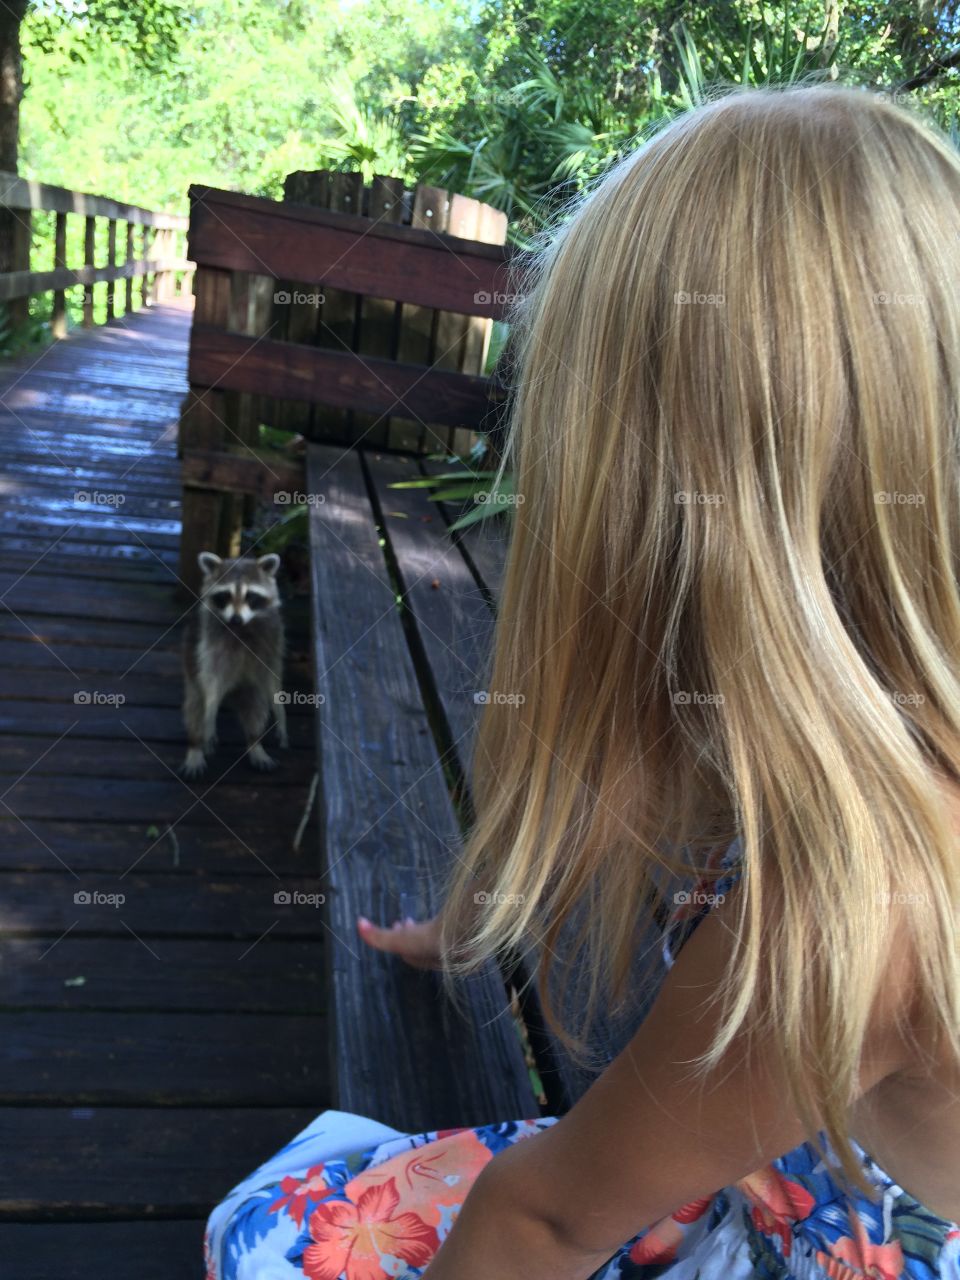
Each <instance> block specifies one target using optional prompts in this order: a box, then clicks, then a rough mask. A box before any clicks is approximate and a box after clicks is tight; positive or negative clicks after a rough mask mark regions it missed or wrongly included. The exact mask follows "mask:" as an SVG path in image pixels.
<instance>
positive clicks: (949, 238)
mask: <svg viewBox="0 0 960 1280" xmlns="http://www.w3.org/2000/svg"><path fill="white" fill-rule="evenodd" d="M524 267H525V270H526V273H527V274H526V277H525V285H526V288H527V292H526V294H525V296H524V298H523V299H522V301H520V302H519V303H518V305H517V307H516V309H515V314H514V316H513V320H514V326H515V328H514V338H515V340H516V343H517V351H518V363H517V369H518V374H517V379H516V387H515V398H514V407H513V412H512V416H511V423H510V431H509V436H508V443H507V449H506V454H505V457H504V466H505V467H507V466H509V467H511V468H512V470H513V471H514V475H515V484H516V490H517V492H518V493H519V494H520V495H522V498H523V503H522V505H520V506H518V507H517V509H516V511H515V514H514V521H513V524H514V528H513V534H512V542H511V546H510V550H509V556H508V562H507V566H506V573H505V580H504V584H503V590H502V596H501V600H500V606H499V613H498V619H497V625H496V638H495V651H494V655H493V660H492V666H491V672H490V682H489V683H490V689H491V691H492V692H491V697H490V700H489V701H488V704H487V706H486V707H485V709H484V711H483V713H482V717H481V723H480V727H479V735H478V739H477V745H476V751H475V757H474V761H473V766H472V786H473V796H474V802H475V809H476V814H477V817H476V821H475V823H474V825H473V827H472V830H471V833H470V836H469V839H468V841H467V843H466V846H465V849H464V851H463V857H462V859H461V860H460V862H459V864H458V868H457V873H456V877H455V880H454V882H453V884H452V886H451V889H450V893H449V896H448V899H447V906H446V908H445V912H444V916H443V928H444V938H445V942H446V945H447V947H448V949H449V956H448V966H449V970H450V971H451V972H461V971H463V970H464V969H467V968H469V967H471V966H472V965H474V964H476V963H478V962H479V961H480V959H481V958H483V957H487V956H490V955H497V956H500V957H503V956H506V955H509V954H516V952H517V951H518V950H524V949H527V948H529V946H530V944H531V940H533V941H534V942H535V943H536V945H537V947H538V950H539V953H540V955H541V957H542V963H541V967H540V974H539V979H540V988H541V995H542V997H543V1000H544V1003H545V1006H546V1010H547V1014H548V1017H549V1018H551V1020H553V1021H554V1023H555V1024H556V1025H559V1018H558V1014H557V1011H556V1007H555V1000H554V996H553V995H552V994H551V983H550V981H549V980H548V979H549V974H550V972H551V971H552V970H554V969H556V968H557V960H558V958H559V961H560V968H561V969H562V968H564V966H565V965H566V963H567V962H568V961H572V959H573V957H574V956H575V957H576V968H577V970H578V976H579V978H580V979H581V980H582V978H583V975H584V974H586V975H587V986H588V988H589V992H588V995H589V1000H588V1004H589V1005H590V1006H591V1007H592V1008H594V1009H595V1008H597V1007H613V1006H615V1005H617V1003H618V1002H622V1000H623V999H624V996H625V987H626V986H627V985H628V984H629V981H630V974H631V960H632V958H633V953H634V951H635V949H636V946H637V938H638V922H639V921H641V920H642V919H643V918H647V917H649V914H650V912H651V911H652V910H654V909H655V908H656V907H657V905H658V904H660V905H663V901H664V898H665V897H666V896H667V895H668V894H669V893H670V890H669V889H668V888H665V885H667V884H670V885H672V886H673V887H675V881H673V880H669V881H668V880H665V879H664V875H663V870H664V868H667V869H668V870H669V872H670V874H671V875H674V874H677V875H678V874H680V873H682V872H688V871H690V870H691V869H693V870H696V866H697V865H699V864H704V863H705V862H706V858H707V854H708V852H712V851H715V850H717V849H718V848H723V847H724V846H725V845H726V844H727V843H728V842H730V841H732V840H733V839H734V838H738V839H739V841H740V842H741V847H740V852H741V857H742V868H743V875H742V881H741V891H740V892H738V893H737V894H736V895H735V898H736V906H735V912H736V915H735V920H734V922H733V923H734V928H735V930H736V939H735V943H734V948H733V954H732V956H731V958H730V962H729V967H728V968H727V970H726V973H725V974H724V976H723V982H722V989H721V994H720V999H721V1000H722V1011H723V1018H722V1023H721V1027H720V1030H719V1032H718V1034H717V1037H716V1040H715V1042H714V1044H713V1046H712V1049H711V1051H710V1053H709V1054H708V1055H706V1057H705V1058H704V1059H703V1060H701V1063H700V1065H701V1066H702V1067H703V1068H704V1069H709V1068H710V1067H711V1066H716V1065H717V1064H718V1063H719V1062H720V1061H721V1058H722V1055H723V1054H724V1053H725V1052H726V1050H727V1049H728V1048H729V1047H730V1046H731V1044H732V1043H733V1042H734V1040H735V1037H739V1036H741V1035H743V1034H747V1033H749V1034H751V1035H752V1034H754V1033H756V1032H757V1031H758V1030H759V1031H760V1032H762V1033H764V1034H768V1035H770V1036H772V1038H773V1042H774V1043H775V1044H776V1045H777V1046H778V1047H779V1049H780V1051H781V1052H782V1055H783V1062H784V1064H785V1067H786V1070H787V1071H788V1073H789V1080H790V1086H791V1089H792V1090H793V1096H794V1101H795V1103H796V1106H797V1108H798V1110H799V1114H801V1115H802V1116H803V1117H805V1118H807V1119H810V1118H812V1117H814V1116H816V1117H819V1118H822V1121H823V1127H824V1128H825V1130H826V1132H827V1134H828V1136H829V1138H830V1139H831V1141H832V1143H833V1145H834V1146H835V1148H836V1149H837V1150H838V1151H839V1153H840V1155H841V1157H842V1159H843V1162H844V1168H845V1169H846V1171H847V1173H848V1174H850V1175H851V1176H852V1177H854V1178H856V1177H857V1173H856V1165H855V1162H854V1159H853V1152H852V1149H851V1148H850V1147H849V1144H848V1143H847V1132H848V1130H847V1117H848V1108H849V1105H850V1102H851V1100H852V1098H853V1097H854V1096H855V1089H856V1082H857V1078H858V1071H859V1066H860V1062H861V1056H862V1052H863V1046H864V1043H865V1038H866V1035H867V1031H868V1028H869V1026H870V1020H871V1014H872V1010H873V1008H874V1002H875V1000H876V998H877V995H878V991H879V987H880V984H881V982H882V980H883V976H884V974H885V971H886V965H887V957H888V954H889V951H890V946H891V938H892V936H893V930H894V920H895V919H897V918H903V917H904V916H905V917H906V921H905V927H906V930H907V933H908V935H909V943H910V949H911V955H912V959H913V960H914V961H915V963H916V975H917V976H916V994H917V1000H918V1007H920V1008H922V1009H923V1010H924V1011H925V1012H926V1013H927V1014H928V1015H929V1016H930V1017H931V1018H933V1019H935V1024H936V1026H937V1027H938V1028H940V1029H941V1031H942V1034H943V1037H944V1043H945V1044H946V1046H947V1047H948V1049H949V1050H950V1051H951V1052H952V1053H953V1054H955V1055H956V1056H957V1057H958V1059H960V1037H958V1025H960V1016H958V1014H960V978H958V949H957V921H958V907H960V884H958V880H960V876H958V866H957V852H956V840H955V837H954V834H953V832H952V830H951V827H950V824H949V819H948V815H947V810H946V806H945V804H944V800H943V794H942V792H941V790H940V788H939V785H938V782H937V775H940V776H941V777H949V778H950V779H954V778H956V775H957V772H958V764H960V681H958V658H960V648H958V646H960V596H958V588H957V573H958V567H960V527H958V521H960V483H958V481H960V473H958V441H960V421H958V406H960V309H958V298H960V160H958V157H957V155H956V154H955V152H954V151H953V149H952V148H951V147H950V145H949V144H948V143H947V142H946V141H944V140H943V139H942V138H941V136H940V135H939V134H938V133H937V131H936V130H934V129H932V128H930V127H929V126H927V125H926V124H925V123H923V122H922V121H921V120H919V119H917V118H915V117H914V116H913V115H912V114H910V113H909V112H908V111H907V110H905V109H903V108H901V107H899V106H897V105H895V104H894V103H892V102H890V101H888V100H885V99H884V98H883V96H882V95H879V96H878V95H874V94H871V93H869V92H866V91H861V90H855V89H850V88H842V87H838V86H817V87H813V88H809V87H803V88H789V89H780V90H772V89H764V90H747V91H737V92H733V93H731V94H728V95H726V96H723V97H720V98H718V99H716V100H714V101H712V102H710V103H708V104H707V105H705V106H702V107H699V108H697V109H695V110H693V111H691V112H688V113H686V114H684V115H682V116H680V117H678V118H676V119H674V120H672V121H671V122H670V123H669V124H668V125H667V126H666V127H665V128H663V129H662V131H661V132H659V133H658V134H657V135H656V136H655V137H653V138H651V139H649V140H647V141H646V142H644V143H643V145H641V146H639V147H638V148H637V149H636V150H635V151H634V152H632V153H631V154H630V155H629V156H627V158H626V159H624V160H622V161H620V162H619V163H618V164H617V165H616V166H615V167H614V168H613V169H612V170H611V171H609V172H608V173H607V174H606V175H605V176H604V177H603V178H602V180H601V181H599V182H598V183H597V184H596V185H595V186H594V187H593V188H592V189H591V190H590V191H589V192H588V193H587V194H586V196H585V197H583V198H582V200H581V201H580V202H579V203H578V204H577V206H576V207H575V208H574V210H573V211H572V216H570V217H568V218H567V220H566V221H564V222H563V223H562V224H561V225H560V226H559V228H556V229H554V230H553V231H552V232H551V235H550V237H549V239H548V241H547V242H546V243H545V244H542V245H540V246H538V249H537V252H536V254H535V255H533V257H532V259H531V260H530V261H529V262H526V263H524ZM671 850H673V853H672V854H671V852H670V851H671ZM902 894H910V895H912V897H911V899H909V900H908V901H909V902H910V903H911V905H910V907H909V910H907V911H903V910H898V903H900V902H902V901H904V899H903V898H902V897H901V896H900V895H902ZM477 901H480V902H481V903H482V904H483V905H482V906H481V907H480V908H478V907H477V906H476V902H477ZM584 903H586V904H587V909H586V911H584V912H582V914H581V915H580V916H577V915H576V913H577V909H578V904H579V906H580V907H581V908H582V907H583V904H584ZM666 905H667V906H669V905H670V904H669V899H668V900H667V903H666ZM574 918H577V919H578V920H580V925H579V926H578V929H579V932H578V935H577V937H578V941H577V945H576V946H574V947H572V948H570V947H566V950H563V947H564V946H566V944H564V943H563V941H562V940H563V938H564V935H565V930H567V929H568V928H569V926H570V924H571V921H572V920H574ZM584 947H585V948H586V950H584ZM584 956H586V957H587V958H586V961H584ZM761 993H762V997H761ZM588 1023H589V1017H588V1018H587V1019H586V1021H585V1022H581V1023H580V1024H578V1025H577V1026H572V1025H570V1024H567V1025H566V1034H567V1037H568V1040H569V1042H570V1044H571V1046H572V1047H573V1048H574V1049H577V1048H580V1049H582V1047H583V1035H582V1034H581V1033H582V1031H583V1027H584V1026H585V1025H587V1024H588Z"/></svg>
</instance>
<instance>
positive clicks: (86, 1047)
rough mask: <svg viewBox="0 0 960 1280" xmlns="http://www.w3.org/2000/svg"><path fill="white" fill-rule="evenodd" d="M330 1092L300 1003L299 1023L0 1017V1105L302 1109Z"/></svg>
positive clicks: (311, 1021)
mask: <svg viewBox="0 0 960 1280" xmlns="http://www.w3.org/2000/svg"><path fill="white" fill-rule="evenodd" d="M304 1015H306V1016H304ZM327 1088H328V1084H327V1046H326V1027H325V1025H324V1020H323V1017H322V1016H320V1009H319V1007H318V1006H317V1005H314V1007H313V1008H312V1009H311V1008H310V1007H309V1005H307V1004H306V1002H305V1005H304V1008H303V1012H302V1014H301V1015H275V1014H269V1013H268V1014H254V1013H242V1014H235V1013H221V1012H215V1011H212V1010H210V1009H206V1010H202V1011H199V1012H191V1013H173V1012H170V1011H168V1010H165V1011H164V1013H163V1016H162V1017H158V1016H157V1015H156V1014H155V1013H128V1012H120V1013H118V1012H117V1011H115V1010H114V1011H111V1012H110V1013H99V1012H94V1011H90V1010H84V1011H82V1012H72V1011H58V1012H56V1013H43V1012H38V1011H36V1010H30V1011H24V1012H19V1013H2V1012H0V1107H3V1106H22V1105H23V1104H25V1103H26V1104H29V1103H33V1104H34V1105H36V1104H37V1103H42V1102H43V1101H44V1100H46V1099H48V1098H50V1097H56V1098H57V1099H58V1100H59V1101H60V1102H61V1104H63V1105H74V1106H78V1105H82V1104H84V1103H86V1104H91V1105H96V1106H138V1105H143V1104H144V1103H150V1104H152V1105H155V1106H233V1107H244V1106H257V1105H259V1104H260V1103H261V1102H262V1101H263V1099H264V1098H271V1097H273V1098H283V1099H284V1101H285V1102H287V1103H288V1104H290V1105H291V1106H305V1107H306V1106H310V1105H311V1104H312V1103H313V1101H314V1100H315V1099H316V1098H318V1097H322V1096H323V1095H324V1094H325V1093H326V1092H327Z"/></svg>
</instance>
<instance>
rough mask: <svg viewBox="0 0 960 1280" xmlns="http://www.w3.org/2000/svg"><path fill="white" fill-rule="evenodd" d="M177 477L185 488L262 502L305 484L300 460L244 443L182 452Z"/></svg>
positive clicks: (273, 450) (271, 499) (277, 451)
mask: <svg viewBox="0 0 960 1280" xmlns="http://www.w3.org/2000/svg"><path fill="white" fill-rule="evenodd" d="M181 476H182V478H183V483H184V485H185V486H186V487H187V488H192V487H197V488H202V489H223V490H224V491H225V492H227V493H250V494H253V495H254V496H255V497H258V498H261V499H263V501H265V502H272V501H273V500H274V497H275V495H276V494H278V493H286V494H292V493H303V492H304V488H305V484H306V481H305V479H304V469H303V460H302V459H298V458H294V457H291V456H290V454H284V453H281V452H280V450H279V449H254V448H251V447H250V446H246V445H233V446H228V447H227V448H226V449H220V450H213V449H193V450H191V451H190V453H188V454H185V455H184V459H183V466H182V468H181ZM288 501H289V498H288Z"/></svg>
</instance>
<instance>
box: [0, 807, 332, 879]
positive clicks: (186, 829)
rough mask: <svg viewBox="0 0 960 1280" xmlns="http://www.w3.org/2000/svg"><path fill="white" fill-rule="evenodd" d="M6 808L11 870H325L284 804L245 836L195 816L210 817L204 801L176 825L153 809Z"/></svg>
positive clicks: (1, 830)
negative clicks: (133, 817) (42, 811)
mask: <svg viewBox="0 0 960 1280" xmlns="http://www.w3.org/2000/svg"><path fill="white" fill-rule="evenodd" d="M270 807H271V809H272V806H270ZM298 810H299V806H298ZM0 815H2V816H0V869H2V870H7V871H62V870H64V867H65V866H66V867H70V868H71V869H72V870H73V871H75V872H109V873H111V874H120V873H122V872H123V871H125V870H126V869H127V868H128V867H131V866H136V868H137V870H138V871H140V872H142V873H144V874H146V873H148V872H153V871H164V872H166V871H176V870H178V869H183V870H185V871H204V872H208V873H210V874H211V875H227V874H229V875H236V874H237V873H240V874H246V875H249V874H251V873H253V874H259V873H260V872H261V871H262V870H263V864H264V863H265V864H266V865H267V866H268V867H271V868H272V869H273V870H274V871H275V872H276V873H277V874H278V875H280V876H288V875H289V876H292V877H295V876H298V875H301V876H302V875H310V874H312V873H315V872H319V863H318V855H317V850H316V848H315V847H314V845H313V844H312V843H310V842H307V841H305V842H304V844H303V845H302V846H301V847H300V848H299V849H294V848H293V837H294V835H295V834H296V831H295V821H296V819H297V818H298V816H299V813H298V812H294V813H290V812H283V811H281V813H280V814H279V818H276V817H275V818H273V820H272V821H271V820H270V818H269V817H263V818H261V819H260V820H258V822H257V823H256V824H254V825H253V826H244V829H243V840H242V843H241V841H240V840H238V839H237V838H236V835H235V834H234V832H233V829H232V828H231V827H230V826H229V825H227V826H224V825H223V823H221V822H217V821H212V822H203V821H194V819H195V818H202V817H204V816H209V811H208V810H206V809H204V808H202V807H200V806H198V807H197V808H196V809H193V810H191V811H190V812H188V813H187V816H186V817H185V818H182V819H181V820H180V821H179V822H178V823H177V824H176V826H175V827H172V828H169V827H167V826H164V825H163V824H160V823H156V822H153V821H152V820H151V819H150V818H149V816H144V817H142V818H141V820H140V821H139V822H130V823H124V822H116V821H111V822H89V821H86V822H84V821H77V820H76V819H64V818H54V819H48V818H29V819H26V820H25V819H22V818H14V817H12V816H11V815H10V812H9V810H7V809H3V808H2V807H0ZM251 849H252V850H253V853H254V854H255V855H256V856H255V857H252V856H251V854H250V850H251ZM257 859H260V860H261V861H259V862H258V861H257Z"/></svg>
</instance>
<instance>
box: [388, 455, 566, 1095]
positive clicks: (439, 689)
mask: <svg viewBox="0 0 960 1280" xmlns="http://www.w3.org/2000/svg"><path fill="white" fill-rule="evenodd" d="M364 461H365V465H366V467H367V470H368V473H369V475H370V481H371V485H372V488H373V489H374V491H375V493H376V495H377V499H378V501H379V503H380V506H381V509H382V511H383V518H382V526H381V527H382V529H383V532H384V535H385V537H386V539H387V543H388V545H389V547H390V550H391V552H392V554H393V556H394V558H395V562H396V566H397V571H398V574H399V577H400V584H399V585H400V587H401V592H402V596H403V600H404V604H405V606H406V607H407V609H409V613H410V618H411V623H412V625H413V626H414V627H415V628H416V632H417V637H418V643H419V646H420V647H421V649H422V652H423V655H424V658H425V662H424V665H423V668H422V678H423V679H425V680H428V681H429V685H430V690H431V694H432V696H434V697H435V698H436V701H437V704H438V713H439V716H440V717H442V722H443V729H442V732H443V733H444V735H445V746H446V749H447V751H448V755H449V761H450V764H451V766H452V767H455V768H456V769H457V770H458V771H459V775H460V777H461V778H462V779H463V789H464V793H465V794H467V795H469V781H470V768H471V763H472V751H473V746H474V741H475V737H476V729H477V720H478V717H479V714H480V712H481V711H482V710H483V704H482V703H478V702H477V701H476V699H477V697H490V698H492V699H493V700H494V702H493V705H492V706H491V707H490V708H489V709H488V710H487V712H486V714H488V715H495V716H497V717H498V718H499V722H500V724H501V725H502V729H503V733H504V734H505V735H509V732H510V718H511V717H512V716H515V715H516V714H517V710H516V708H515V706H514V705H513V704H511V703H510V702H508V701H501V702H499V703H497V702H496V697H497V695H509V694H510V692H511V691H510V690H509V689H501V690H491V688H490V683H489V679H488V667H489V662H490V658H491V655H492V644H493V624H494V615H493V611H492V608H491V606H490V603H489V600H488V597H487V596H486V595H485V594H484V592H483V591H482V590H481V588H480V586H479V585H478V582H477V579H476V577H475V576H474V573H473V571H472V570H471V567H470V566H469V565H468V563H467V562H466V560H465V559H464V557H463V555H462V554H461V551H460V549H459V548H458V547H457V546H456V545H455V543H454V542H453V540H452V539H451V537H450V535H449V533H448V530H447V525H446V523H445V521H444V520H443V518H442V515H441V514H440V512H439V511H438V510H437V503H434V502H431V501H430V500H429V498H428V496H427V491H426V490H424V489H391V488H390V487H389V486H390V485H391V484H395V483H397V482H403V481H406V480H413V479H416V478H417V476H418V475H419V474H420V469H419V466H418V465H417V461H416V460H415V459H413V458H396V457H387V456H380V457H377V456H373V457H371V456H370V455H367V456H366V457H365V459H364ZM525 1009H526V1011H527V1013H528V1015H529V1016H531V1017H535V1018H536V1020H537V1023H538V1026H539V1024H540V1022H541V1021H542V1019H541V1016H540V1011H539V1007H538V1006H537V1003H536V998H535V994H534V991H533V989H532V988H528V989H527V991H526V993H525ZM542 1037H543V1042H544V1044H543V1047H544V1049H545V1050H547V1051H548V1052H549V1054H550V1056H549V1058H545V1060H541V1062H540V1063H539V1067H540V1075H541V1079H542V1080H543V1081H544V1084H545V1086H546V1087H547V1088H548V1089H549V1091H550V1094H551V1098H552V1100H555V1101H556V1102H557V1103H558V1104H559V1105H560V1106H562V1107H566V1106H569V1104H570V1101H571V1099H573V1098H576V1097H577V1095H578V1094H579V1093H581V1092H582V1091H583V1086H584V1080H583V1078H582V1076H581V1075H580V1073H579V1072H578V1071H577V1070H576V1068H574V1067H573V1066H572V1065H571V1063H570V1061H569V1058H568V1055H567V1054H566V1053H565V1051H564V1049H563V1047H562V1046H561V1045H560V1044H559V1043H552V1042H551V1041H550V1037H549V1036H548V1035H547V1034H546V1031H545V1029H544V1030H542Z"/></svg>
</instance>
